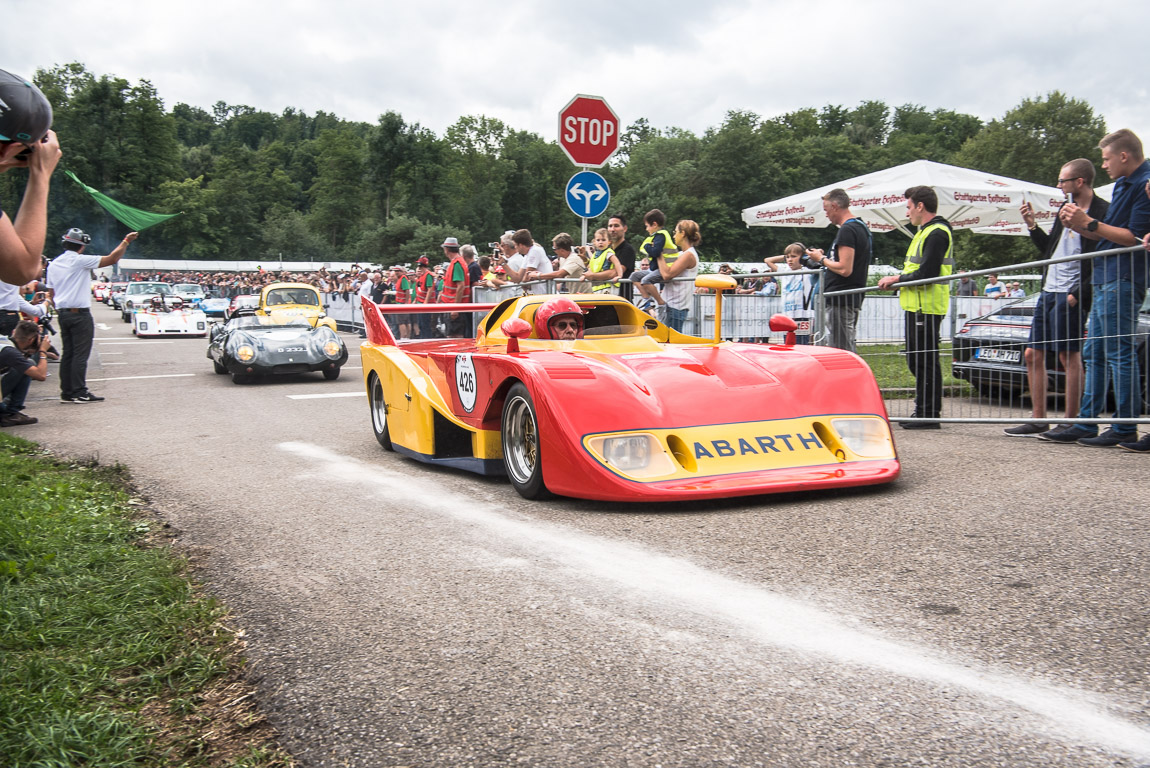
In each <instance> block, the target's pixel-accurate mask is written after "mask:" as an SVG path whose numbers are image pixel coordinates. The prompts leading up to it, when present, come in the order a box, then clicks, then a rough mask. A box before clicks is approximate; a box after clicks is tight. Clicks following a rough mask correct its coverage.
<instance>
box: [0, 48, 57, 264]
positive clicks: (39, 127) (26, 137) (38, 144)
mask: <svg viewBox="0 0 1150 768" xmlns="http://www.w3.org/2000/svg"><path fill="white" fill-rule="evenodd" d="M51 127H52V105H51V104H49V103H48V99H46V98H45V97H44V94H43V93H41V92H40V89H39V88H37V87H36V86H34V85H32V84H31V83H29V82H28V81H27V80H25V79H24V78H22V77H17V76H16V75H13V74H12V73H10V72H5V71H4V70H0V173H3V172H4V171H9V170H11V169H13V168H27V169H28V184H27V186H26V187H25V188H24V199H23V201H22V202H21V203H20V210H19V211H18V212H17V214H16V218H15V219H9V218H8V214H6V213H5V212H4V211H3V210H2V209H0V280H3V281H5V282H7V283H12V284H13V285H20V284H22V283H26V282H28V281H29V280H35V279H36V276H37V275H38V274H40V268H41V265H42V262H41V258H42V256H41V252H42V251H43V250H44V237H45V235H46V234H47V231H48V184H49V180H50V179H51V177H52V171H54V170H55V169H56V163H58V162H60V144H59V142H58V141H57V140H56V134H55V133H53V132H52V131H50V130H49V128H51Z"/></svg>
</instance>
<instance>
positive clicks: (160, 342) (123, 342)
mask: <svg viewBox="0 0 1150 768" xmlns="http://www.w3.org/2000/svg"><path fill="white" fill-rule="evenodd" d="M96 343H97V344H102V345H104V346H105V347H111V346H116V345H119V346H121V347H122V346H125V345H127V344H175V343H176V342H174V341H151V340H148V341H144V340H143V339H140V340H138V341H99V342H96Z"/></svg>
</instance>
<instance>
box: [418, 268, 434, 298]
mask: <svg viewBox="0 0 1150 768" xmlns="http://www.w3.org/2000/svg"><path fill="white" fill-rule="evenodd" d="M434 295H435V275H433V274H431V271H430V270H428V271H427V272H424V273H423V274H422V275H418V276H416V278H415V303H416V304H427V303H429V302H428V299H430V298H431V297H432V296H434Z"/></svg>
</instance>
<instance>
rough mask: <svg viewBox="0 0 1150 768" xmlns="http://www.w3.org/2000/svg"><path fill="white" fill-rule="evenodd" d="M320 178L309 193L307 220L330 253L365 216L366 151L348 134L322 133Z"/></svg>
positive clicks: (357, 139) (319, 158)
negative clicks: (309, 210) (319, 235)
mask: <svg viewBox="0 0 1150 768" xmlns="http://www.w3.org/2000/svg"><path fill="white" fill-rule="evenodd" d="M319 143H320V147H321V149H320V151H319V157H318V161H319V175H318V176H317V177H316V180H315V184H313V185H312V187H311V189H310V190H308V194H309V195H310V196H311V212H310V214H309V220H310V222H311V226H312V229H313V230H315V231H316V232H318V233H320V234H321V235H322V236H323V238H324V241H325V242H326V243H327V245H328V246H329V247H330V248H331V249H332V250H337V249H339V248H341V247H342V246H343V245H344V244H345V243H346V242H347V240H348V236H349V235H350V234H351V232H352V230H353V229H354V228H355V227H356V226H358V225H359V224H360V223H361V222H362V220H363V216H364V203H365V201H366V188H365V183H364V173H365V164H364V159H365V148H364V143H363V140H362V139H360V138H359V137H358V136H356V135H355V134H354V133H352V132H351V131H347V130H332V131H325V132H324V133H323V134H322V135H321V136H320V142H319Z"/></svg>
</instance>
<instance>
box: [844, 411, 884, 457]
mask: <svg viewBox="0 0 1150 768" xmlns="http://www.w3.org/2000/svg"><path fill="white" fill-rule="evenodd" d="M831 428H832V429H834V431H835V434H837V435H838V437H839V439H840V440H841V441H842V443H843V445H845V446H846V447H847V448H849V449H851V450H852V451H854V453H855V454H857V455H859V456H863V457H867V458H885V457H887V456H890V455H891V454H892V453H893V451H892V449H891V440H890V428H889V427H888V426H887V423H886V421H884V420H883V419H878V418H838V419H831Z"/></svg>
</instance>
